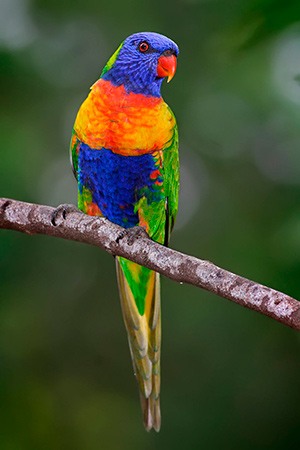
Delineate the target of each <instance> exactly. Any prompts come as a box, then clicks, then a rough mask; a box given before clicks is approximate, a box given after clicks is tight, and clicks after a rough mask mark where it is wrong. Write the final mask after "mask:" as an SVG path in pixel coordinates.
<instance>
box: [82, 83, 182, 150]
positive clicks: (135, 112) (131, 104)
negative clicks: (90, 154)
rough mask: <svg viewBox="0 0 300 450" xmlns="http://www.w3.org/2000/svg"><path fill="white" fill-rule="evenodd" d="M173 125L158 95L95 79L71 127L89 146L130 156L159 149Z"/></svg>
mask: <svg viewBox="0 0 300 450" xmlns="http://www.w3.org/2000/svg"><path fill="white" fill-rule="evenodd" d="M174 126H175V119H174V117H173V115H172V114H171V112H170V110H169V108H168V106H167V104H166V103H165V102H164V101H163V100H162V99H161V98H157V97H147V96H144V95H142V94H134V93H130V94H128V93H127V92H126V91H125V89H124V87H123V86H119V87H116V86H113V85H112V84H111V83H110V82H109V81H105V80H98V81H97V82H96V83H95V84H94V85H93V86H92V88H91V92H90V94H89V96H88V97H87V99H86V100H85V101H84V102H83V104H82V105H81V108H80V109H79V112H78V114H77V118H76V121H75V125H74V130H75V133H76V135H77V136H78V138H79V139H80V140H81V141H82V142H84V143H85V144H87V145H89V146H90V147H91V148H95V149H100V148H102V147H104V148H108V149H111V150H112V151H113V152H114V153H118V154H121V155H132V156H134V155H142V154H145V153H150V152H153V151H155V150H160V149H163V148H164V147H165V146H166V144H167V143H168V142H169V141H170V140H171V139H172V136H173V129H174Z"/></svg>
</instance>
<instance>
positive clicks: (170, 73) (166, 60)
mask: <svg viewBox="0 0 300 450" xmlns="http://www.w3.org/2000/svg"><path fill="white" fill-rule="evenodd" d="M176 67H177V58H176V56H175V55H174V54H171V55H161V56H160V57H159V58H158V63H157V76H158V77H160V78H165V77H168V79H167V82H168V83H169V81H171V80H172V78H173V77H174V75H175V72H176Z"/></svg>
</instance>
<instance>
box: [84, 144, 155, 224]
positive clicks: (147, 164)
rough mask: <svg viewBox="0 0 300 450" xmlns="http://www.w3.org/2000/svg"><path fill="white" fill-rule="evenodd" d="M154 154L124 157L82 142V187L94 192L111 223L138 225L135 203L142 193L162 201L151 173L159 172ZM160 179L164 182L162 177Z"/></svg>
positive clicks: (97, 201)
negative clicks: (93, 147)
mask: <svg viewBox="0 0 300 450" xmlns="http://www.w3.org/2000/svg"><path fill="white" fill-rule="evenodd" d="M156 169H157V167H156V166H155V160H154V158H153V156H152V155H140V156H122V155H117V154H115V153H113V152H112V151H111V150H108V149H105V148H103V149H101V150H94V149H91V148H90V147H89V146H88V145H86V144H83V143H81V144H80V151H79V157H78V186H79V193H80V194H82V189H83V187H85V188H87V189H89V190H90V191H91V193H92V198H93V202H94V203H96V204H97V205H98V207H99V208H100V210H101V212H102V214H103V215H104V216H105V217H107V218H108V219H109V220H110V221H111V222H114V223H117V224H118V225H121V226H123V227H125V228H129V227H132V226H135V225H137V224H138V215H137V213H136V212H135V211H134V206H135V204H136V203H137V202H138V200H139V199H140V198H141V197H142V196H146V197H147V199H148V203H149V204H151V202H153V201H160V200H161V199H162V195H163V193H162V191H161V190H157V188H156V186H155V183H154V181H155V180H153V179H151V178H150V175H151V173H152V172H153V171H155V170H156ZM159 181H162V180H161V179H160V178H159Z"/></svg>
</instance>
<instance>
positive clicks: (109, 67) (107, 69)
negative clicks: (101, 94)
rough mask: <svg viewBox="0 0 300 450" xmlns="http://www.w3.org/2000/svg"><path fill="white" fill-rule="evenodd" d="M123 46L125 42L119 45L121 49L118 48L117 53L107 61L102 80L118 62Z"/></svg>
mask: <svg viewBox="0 0 300 450" xmlns="http://www.w3.org/2000/svg"><path fill="white" fill-rule="evenodd" d="M122 46H123V42H122V43H121V44H120V45H119V47H118V48H117V50H116V51H115V53H114V54H113V55H112V56H111V57H110V58H109V60H108V61H107V63H106V65H105V66H104V68H103V70H102V72H101V75H100V78H101V77H103V75H104V74H105V73H106V72H108V71H109V70H110V69H111V68H112V66H113V65H114V63H115V62H116V59H117V57H118V54H119V51H120V50H121V48H122Z"/></svg>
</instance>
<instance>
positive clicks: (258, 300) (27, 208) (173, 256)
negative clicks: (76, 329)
mask: <svg viewBox="0 0 300 450" xmlns="http://www.w3.org/2000/svg"><path fill="white" fill-rule="evenodd" d="M54 210H55V208H52V207H50V206H44V205H36V204H32V203H24V202H20V201H17V200H11V199H6V198H0V228H6V229H10V230H15V231H21V232H23V233H27V234H46V235H48V236H54V237H60V238H63V239H68V240H72V241H79V242H83V243H86V244H91V245H95V246H97V247H101V248H103V249H104V250H106V251H107V252H109V253H111V254H113V255H119V256H124V257H126V258H128V259H130V260H132V261H135V262H137V263H139V264H141V265H143V266H146V267H148V268H149V269H153V270H155V271H157V272H159V273H161V274H163V275H165V276H166V277H168V278H170V279H172V280H175V281H178V282H182V283H188V284H192V285H194V286H197V287H201V288H203V289H206V290H208V291H210V292H213V293H215V294H217V295H219V296H221V297H224V298H227V299H228V300H232V301H234V302H235V303H238V304H239V305H242V306H245V307H247V308H250V309H253V310H255V311H259V312H260V313H262V314H264V315H266V316H269V317H272V318H273V319H275V320H277V321H279V322H281V323H283V324H285V325H288V326H290V327H291V328H294V329H296V330H300V302H298V301H297V300H295V299H293V298H292V297H289V296H288V295H286V294H283V293H281V292H278V291H276V290H274V289H271V288H268V287H266V286H263V285H261V284H258V283H255V282H254V281H250V280H247V279H246V278H243V277H240V276H239V275H235V274H233V273H231V272H228V271H227V270H224V269H221V268H219V267H217V266H215V265H214V264H212V263H211V262H209V261H203V260H201V259H198V258H195V257H193V256H189V255H185V254H183V253H180V252H177V251H175V250H172V249H170V248H167V247H164V246H162V245H160V244H157V243H156V242H153V241H152V240H151V239H149V237H148V236H147V234H146V233H145V232H144V231H143V230H142V229H141V228H138V227H135V228H130V229H126V230H125V229H123V228H121V227H119V226H118V225H115V224H113V223H111V222H109V221H108V220H107V219H104V218H99V217H91V216H88V215H86V214H83V213H81V212H79V211H78V212H76V211H75V212H70V213H68V214H66V216H65V218H64V217H60V218H58V219H56V220H55V224H56V225H53V223H52V222H51V219H52V214H53V212H54Z"/></svg>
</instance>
